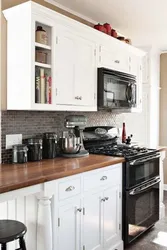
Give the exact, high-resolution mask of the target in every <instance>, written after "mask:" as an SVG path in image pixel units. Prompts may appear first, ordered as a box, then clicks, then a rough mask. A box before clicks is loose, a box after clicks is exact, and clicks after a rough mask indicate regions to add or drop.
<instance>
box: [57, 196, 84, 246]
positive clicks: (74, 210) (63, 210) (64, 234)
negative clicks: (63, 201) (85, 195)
mask: <svg viewBox="0 0 167 250" xmlns="http://www.w3.org/2000/svg"><path fill="white" fill-rule="evenodd" d="M80 208H81V202H80V199H76V200H75V201H74V199H72V201H71V203H69V204H67V205H64V206H61V207H59V209H58V217H59V218H58V224H59V225H58V226H59V227H58V250H69V249H71V250H80V234H81V212H79V211H78V209H80Z"/></svg>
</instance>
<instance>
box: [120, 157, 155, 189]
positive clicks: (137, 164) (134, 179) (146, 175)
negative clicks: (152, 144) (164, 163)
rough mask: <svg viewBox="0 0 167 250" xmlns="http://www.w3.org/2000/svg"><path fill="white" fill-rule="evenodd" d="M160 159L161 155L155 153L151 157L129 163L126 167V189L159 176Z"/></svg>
mask: <svg viewBox="0 0 167 250" xmlns="http://www.w3.org/2000/svg"><path fill="white" fill-rule="evenodd" d="M159 158H160V154H159V153H155V154H154V155H151V156H147V157H143V158H140V159H136V160H134V161H130V162H127V163H126V166H125V178H126V184H125V187H126V189H131V188H132V187H134V186H137V185H140V184H141V183H143V182H146V181H148V180H150V179H152V178H154V177H156V176H158V175H159Z"/></svg>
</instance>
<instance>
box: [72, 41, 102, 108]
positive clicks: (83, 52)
mask: <svg viewBox="0 0 167 250" xmlns="http://www.w3.org/2000/svg"><path fill="white" fill-rule="evenodd" d="M95 86H97V68H96V45H95V43H93V42H91V41H89V40H86V39H83V38H78V39H77V40H76V62H75V87H74V96H75V97H74V98H75V105H83V106H94V105H95Z"/></svg>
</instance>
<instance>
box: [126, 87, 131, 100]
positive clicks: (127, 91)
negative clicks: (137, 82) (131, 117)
mask: <svg viewBox="0 0 167 250" xmlns="http://www.w3.org/2000/svg"><path fill="white" fill-rule="evenodd" d="M129 87H130V85H129V84H128V86H127V88H126V99H127V101H128V103H130V97H129Z"/></svg>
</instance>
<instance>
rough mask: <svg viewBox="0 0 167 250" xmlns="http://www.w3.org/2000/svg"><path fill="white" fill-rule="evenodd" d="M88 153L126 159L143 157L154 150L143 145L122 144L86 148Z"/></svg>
mask: <svg viewBox="0 0 167 250" xmlns="http://www.w3.org/2000/svg"><path fill="white" fill-rule="evenodd" d="M88 151H89V153H90V154H99V155H108V156H116V157H124V158H125V159H127V160H132V159H137V158H140V157H145V156H148V155H151V154H154V153H155V152H156V150H155V149H148V148H145V147H138V146H128V145H126V144H125V145H124V144H116V145H113V144H111V145H106V146H99V147H98V146H95V147H90V148H89V149H88Z"/></svg>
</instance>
